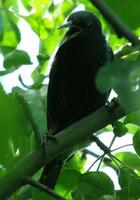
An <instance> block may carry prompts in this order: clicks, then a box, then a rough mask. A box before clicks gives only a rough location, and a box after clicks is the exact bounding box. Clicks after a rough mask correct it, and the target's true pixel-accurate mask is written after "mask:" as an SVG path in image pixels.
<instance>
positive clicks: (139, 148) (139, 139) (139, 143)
mask: <svg viewBox="0 0 140 200" xmlns="http://www.w3.org/2000/svg"><path fill="white" fill-rule="evenodd" d="M133 144H134V149H135V151H136V153H137V154H138V155H139V156H140V131H137V132H136V133H135V135H134V137H133Z"/></svg>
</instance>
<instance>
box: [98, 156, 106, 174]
mask: <svg viewBox="0 0 140 200" xmlns="http://www.w3.org/2000/svg"><path fill="white" fill-rule="evenodd" d="M105 155H106V154H105V153H104V154H103V156H102V157H101V160H100V162H99V165H98V167H97V172H98V171H99V169H100V167H101V164H102V162H103V159H104V157H105Z"/></svg>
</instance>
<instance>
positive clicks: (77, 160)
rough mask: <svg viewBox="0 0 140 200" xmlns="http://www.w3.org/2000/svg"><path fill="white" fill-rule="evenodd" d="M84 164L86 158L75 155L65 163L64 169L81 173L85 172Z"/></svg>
mask: <svg viewBox="0 0 140 200" xmlns="http://www.w3.org/2000/svg"><path fill="white" fill-rule="evenodd" d="M85 162H86V158H83V157H82V156H81V154H80V153H76V154H75V155H74V156H72V158H71V159H70V160H69V161H68V162H66V164H65V168H68V169H75V170H78V171H80V172H81V173H83V172H85V169H84V166H85Z"/></svg>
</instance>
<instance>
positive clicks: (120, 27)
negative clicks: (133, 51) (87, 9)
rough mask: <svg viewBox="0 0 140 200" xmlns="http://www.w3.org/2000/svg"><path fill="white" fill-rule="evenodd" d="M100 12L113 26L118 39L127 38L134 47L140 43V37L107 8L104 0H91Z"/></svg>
mask: <svg viewBox="0 0 140 200" xmlns="http://www.w3.org/2000/svg"><path fill="white" fill-rule="evenodd" d="M90 1H91V3H92V4H94V5H95V6H96V7H97V8H98V10H99V11H100V12H101V13H102V15H103V16H104V18H105V19H106V20H107V21H108V22H109V23H110V24H111V26H112V27H113V29H114V30H115V32H116V33H117V35H118V37H123V36H124V37H125V38H127V39H128V41H130V42H131V43H132V44H133V45H137V44H139V43H140V41H139V39H138V37H137V36H136V35H135V34H134V33H133V32H132V31H131V29H129V27H128V26H127V25H126V24H125V23H124V22H123V21H122V20H121V19H120V18H119V17H118V16H117V15H116V14H115V13H114V12H113V11H112V10H111V9H110V8H109V6H107V5H106V4H105V3H104V2H103V0H90Z"/></svg>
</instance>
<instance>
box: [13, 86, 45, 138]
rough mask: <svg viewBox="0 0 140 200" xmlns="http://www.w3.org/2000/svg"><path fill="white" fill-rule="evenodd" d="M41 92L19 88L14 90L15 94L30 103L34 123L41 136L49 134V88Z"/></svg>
mask: <svg viewBox="0 0 140 200" xmlns="http://www.w3.org/2000/svg"><path fill="white" fill-rule="evenodd" d="M41 91H42V92H40V91H39V90H22V89H20V88H18V87H15V88H13V92H14V93H15V94H19V95H21V96H23V97H24V99H25V101H26V102H27V103H28V105H29V109H30V111H31V113H32V117H33V120H34V123H35V124H36V126H37V127H38V129H39V132H40V134H41V135H43V134H45V133H46V132H47V119H46V116H47V115H46V105H47V103H46V101H45V100H46V96H47V94H46V92H47V88H46V87H44V88H43V90H41ZM44 93H45V94H44ZM41 94H43V95H44V96H41ZM44 98H45V100H44Z"/></svg>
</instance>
